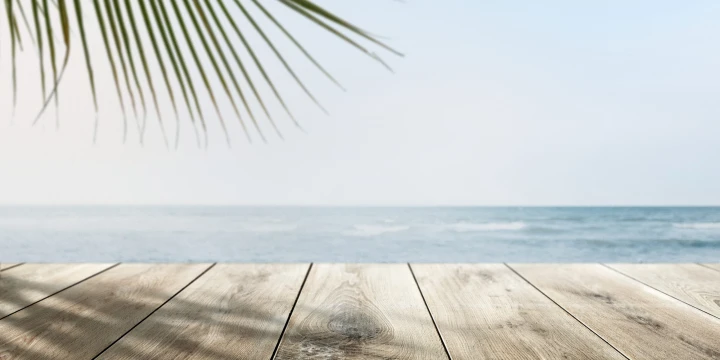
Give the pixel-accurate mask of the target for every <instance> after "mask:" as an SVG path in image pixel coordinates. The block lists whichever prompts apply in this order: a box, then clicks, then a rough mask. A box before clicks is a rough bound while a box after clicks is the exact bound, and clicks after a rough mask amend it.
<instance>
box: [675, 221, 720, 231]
mask: <svg viewBox="0 0 720 360" xmlns="http://www.w3.org/2000/svg"><path fill="white" fill-rule="evenodd" d="M673 227H674V228H676V229H692V230H720V222H697V223H675V224H673Z"/></svg>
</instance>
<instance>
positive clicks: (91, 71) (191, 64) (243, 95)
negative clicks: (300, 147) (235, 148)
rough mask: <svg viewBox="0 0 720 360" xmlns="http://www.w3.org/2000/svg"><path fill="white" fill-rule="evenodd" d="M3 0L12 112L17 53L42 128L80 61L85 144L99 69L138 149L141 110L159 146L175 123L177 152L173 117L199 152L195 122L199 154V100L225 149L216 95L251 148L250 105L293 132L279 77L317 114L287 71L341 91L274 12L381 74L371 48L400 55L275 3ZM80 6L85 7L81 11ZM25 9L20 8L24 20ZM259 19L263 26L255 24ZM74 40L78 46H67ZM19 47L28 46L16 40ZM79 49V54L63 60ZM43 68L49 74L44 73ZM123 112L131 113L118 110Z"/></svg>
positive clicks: (324, 16) (292, 1) (255, 122)
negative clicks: (302, 68) (29, 74)
mask: <svg viewBox="0 0 720 360" xmlns="http://www.w3.org/2000/svg"><path fill="white" fill-rule="evenodd" d="M4 1H5V4H4V5H5V6H4V9H3V10H4V11H5V12H6V14H5V16H3V17H0V19H2V21H4V22H6V24H0V26H2V27H5V29H7V30H8V31H7V32H6V34H7V35H5V33H3V35H1V36H2V37H6V39H0V44H9V50H10V51H9V52H10V58H11V67H10V68H9V71H10V72H11V76H12V82H11V84H10V86H11V91H12V94H13V114H14V112H15V110H14V109H15V106H16V104H17V103H18V102H17V98H18V97H19V96H22V95H23V94H18V82H19V79H18V78H17V76H18V67H20V66H28V64H27V63H26V62H23V61H18V59H20V57H21V56H22V53H24V52H26V51H27V50H28V49H31V51H33V52H34V53H35V55H36V56H37V62H36V64H37V65H36V66H37V71H38V73H39V75H40V87H39V93H40V94H39V95H40V98H41V99H42V104H43V106H42V107H41V109H40V112H39V114H38V116H37V117H36V119H35V122H39V121H40V120H41V118H42V115H43V114H44V113H45V110H46V109H47V107H48V105H49V104H50V103H53V104H54V107H55V115H56V123H59V111H60V110H59V109H60V107H59V104H60V102H61V101H70V99H71V97H70V96H63V97H62V99H61V97H60V89H61V88H62V85H61V84H62V82H63V81H75V80H67V79H65V80H63V78H64V75H65V70H66V69H67V67H68V64H69V62H70V61H71V59H82V61H83V62H84V67H83V68H84V69H85V72H86V76H87V83H88V85H89V86H90V90H91V95H92V106H93V110H94V113H95V131H94V134H95V135H94V139H95V138H96V137H97V129H98V126H99V125H98V124H99V119H100V116H99V114H100V113H101V111H102V109H101V108H100V104H101V102H100V100H99V98H100V97H101V96H102V94H103V91H102V90H104V89H105V87H100V86H98V84H97V72H98V71H100V70H99V68H97V67H96V66H97V64H100V63H104V64H102V65H106V66H107V67H105V66H104V67H103V70H102V71H110V74H111V75H112V79H113V85H114V92H115V95H114V96H115V97H116V98H117V100H118V103H119V105H120V108H121V112H122V118H123V129H124V130H123V139H126V138H127V133H128V122H129V120H130V118H131V117H132V118H134V120H135V122H136V123H137V129H138V133H139V139H140V142H141V143H143V141H144V135H145V132H146V123H147V117H148V112H149V111H152V110H151V109H149V107H153V109H154V113H155V116H156V117H157V119H158V122H159V125H160V130H161V132H162V136H163V139H164V141H165V144H166V145H168V144H169V142H168V139H167V136H166V133H165V122H164V119H165V118H166V117H167V114H166V112H167V111H171V115H172V117H174V118H175V122H176V126H175V131H176V133H175V146H176V147H177V146H178V144H179V137H180V124H181V119H182V118H188V117H189V120H190V122H191V123H192V126H193V129H194V132H195V138H196V142H197V143H198V145H200V144H201V141H200V131H199V130H198V124H199V126H200V129H201V131H202V133H203V136H204V145H205V146H207V145H208V130H207V122H208V117H207V115H206V114H205V109H203V103H202V101H201V99H202V98H209V99H210V104H211V106H212V108H213V111H214V114H215V116H214V118H216V119H217V121H218V122H219V125H220V127H221V128H222V131H223V133H224V134H225V137H226V140H227V142H228V144H229V143H230V138H231V135H230V130H229V128H228V127H227V124H226V121H225V115H224V114H223V111H221V107H220V101H219V100H220V99H219V98H218V95H220V96H222V97H223V98H224V99H225V100H227V101H228V102H229V104H230V105H231V107H232V110H233V113H234V117H236V118H237V120H238V121H239V124H240V125H241V128H242V131H243V133H244V134H245V137H246V138H247V140H248V141H251V139H252V135H251V129H250V128H249V127H248V126H247V125H246V123H245V116H248V118H249V120H250V121H251V122H252V128H253V129H254V132H256V133H257V135H258V136H260V138H261V139H262V140H263V141H266V138H265V135H264V134H263V131H262V127H261V126H260V122H259V119H258V118H257V116H256V114H255V111H254V110H253V108H254V107H256V106H259V107H260V109H262V113H263V114H264V115H265V117H266V119H267V121H268V122H269V124H270V125H271V126H272V128H273V129H274V131H275V132H276V133H277V134H278V136H280V137H282V135H281V131H280V126H279V125H280V124H278V123H276V122H275V119H274V118H273V116H272V115H271V112H270V110H269V109H270V103H268V101H270V102H274V103H275V104H278V105H279V106H280V107H282V109H283V111H284V112H285V114H286V115H287V116H288V117H289V118H290V120H291V121H292V123H293V124H295V126H297V127H300V124H299V122H298V121H297V120H296V118H295V116H294V115H293V112H292V111H291V110H290V108H289V106H288V104H287V102H286V100H285V98H284V95H282V94H281V92H283V93H284V92H286V91H289V89H281V88H280V87H279V86H278V85H277V84H278V82H277V79H278V77H279V76H284V75H285V76H289V77H290V78H292V79H293V80H292V81H293V82H294V83H295V84H297V86H298V87H299V90H301V91H302V92H303V93H304V94H305V96H307V97H308V99H309V100H310V101H311V102H313V103H314V104H316V105H317V106H318V107H319V108H320V109H321V110H322V111H324V112H326V111H325V109H324V108H323V107H322V105H321V104H320V101H319V99H317V98H316V97H315V96H314V95H313V93H312V91H311V89H310V87H309V86H308V85H307V84H306V83H305V82H304V81H303V80H302V78H304V77H307V76H310V75H311V74H306V73H302V74H301V73H300V72H298V71H297V70H296V68H295V66H293V63H294V62H299V61H309V62H310V63H312V64H313V66H314V67H315V69H316V70H317V71H319V73H321V74H322V75H323V76H324V77H326V78H328V79H329V80H330V81H332V82H333V83H334V84H336V85H337V86H339V87H340V88H341V89H343V90H344V88H343V87H342V86H341V85H340V83H339V82H338V81H337V80H336V79H335V77H333V76H332V75H330V73H329V72H328V71H327V70H326V69H325V68H324V67H323V66H322V65H320V62H319V61H318V60H316V59H315V57H313V56H312V55H311V53H310V51H308V50H307V49H306V48H305V47H304V46H303V45H301V42H300V40H299V38H300V37H301V34H296V33H295V32H294V31H293V30H292V29H290V28H288V27H287V26H285V25H284V24H283V21H281V20H280V19H281V17H280V16H279V15H278V14H279V13H277V14H276V12H277V11H278V10H281V9H289V10H291V11H290V12H286V13H285V15H287V16H292V15H293V14H294V15H295V16H297V17H300V18H304V19H307V20H309V21H311V22H312V23H314V24H316V25H317V26H319V27H320V28H322V29H324V30H325V32H326V33H327V34H329V35H330V36H332V37H336V38H338V39H341V40H342V42H344V43H345V44H346V45H349V46H352V47H354V48H356V49H358V50H360V51H362V52H363V53H365V54H366V55H368V56H370V57H372V58H373V59H375V60H377V61H379V62H380V63H381V64H383V65H384V66H385V67H387V68H388V69H389V68H390V67H389V66H388V65H387V63H386V62H385V61H384V60H383V59H382V58H381V57H380V56H379V55H377V54H376V53H375V52H374V51H375V50H373V48H377V49H380V50H383V51H387V52H388V53H390V54H393V55H400V56H401V55H402V54H400V53H399V52H397V51H396V50H394V49H393V48H392V47H390V46H389V45H387V44H385V43H384V42H383V41H380V40H379V39H378V38H377V37H375V36H374V35H372V34H371V33H369V32H368V31H365V30H363V29H362V28H360V27H359V26H356V25H355V24H352V23H350V22H348V21H346V20H345V19H344V18H343V17H341V16H340V15H338V14H335V13H333V12H332V11H330V10H328V9H326V8H325V7H322V6H320V5H319V4H317V3H315V2H314V1H311V0H275V2H266V3H261V2H260V1H259V0H133V1H131V0H91V2H87V0H4ZM85 4H87V5H89V6H87V7H85V8H83V5H85ZM360 5H361V4H360V3H358V6H360ZM25 9H29V13H28V12H26V10H25ZM28 14H30V16H28ZM71 14H74V16H73V17H74V20H73V21H71V20H70V18H71ZM258 16H259V17H261V18H262V19H260V18H258ZM259 20H264V21H265V22H266V23H268V24H270V25H264V24H265V23H263V22H261V21H259ZM21 22H22V24H20V23H21ZM23 24H24V26H22V25H23ZM266 26H270V27H274V28H275V30H279V33H282V34H283V35H281V36H279V37H277V38H274V37H273V36H270V33H269V32H268V31H267V29H265V27H266ZM248 29H249V30H248ZM90 34H99V39H100V42H99V43H94V42H93V41H95V40H94V38H93V37H92V36H89V35H90ZM76 37H77V38H78V40H79V42H78V44H80V45H82V46H80V45H78V46H71V45H72V44H73V42H74V40H73V39H74V38H76ZM250 38H258V39H259V40H260V41H259V42H255V41H254V40H251V39H250ZM27 39H29V40H30V41H29V42H28V41H25V40H27ZM283 41H285V42H287V43H289V44H292V46H293V47H294V48H295V49H297V50H299V53H301V54H302V55H301V56H300V57H293V56H289V55H288V54H286V53H285V52H284V51H283V50H282V49H284V47H283V46H281V44H280V43H281V42H283ZM342 42H340V43H338V44H339V46H342ZM261 47H262V48H264V49H260V48H261ZM80 49H82V55H81V56H76V57H72V56H71V54H72V53H75V52H78V51H80ZM63 51H64V54H63ZM264 54H270V55H268V56H269V57H271V58H274V59H275V60H276V61H279V63H280V64H281V65H282V68H283V70H284V74H283V71H280V72H275V71H270V70H271V67H268V66H267V64H266V62H267V61H268V60H271V59H270V58H266V57H265V55H264ZM48 63H49V64H48ZM30 65H31V66H32V64H30ZM48 67H49V68H50V70H49V71H50V73H47V72H46V69H47V68H48ZM251 67H252V68H254V70H253V69H250V68H251ZM105 69H107V70H105ZM155 69H159V70H160V71H159V72H158V71H154V70H155ZM310 70H313V69H310ZM198 81H200V83H197V82H198ZM48 84H50V87H48ZM262 84H264V86H266V88H267V89H269V95H270V96H269V98H266V96H264V95H263V94H262V92H263V91H261V90H260V85H262ZM163 96H164V97H166V98H169V100H170V104H171V108H172V110H170V109H163V108H162V106H161V104H162V102H161V101H160V99H159V98H160V97H163ZM285 96H287V95H285ZM73 101H75V100H73ZM76 104H81V102H76ZM88 104H89V103H88ZM128 105H129V107H130V109H131V114H129V113H128V112H127V107H128ZM35 122H34V123H35ZM124 141H125V140H124Z"/></svg>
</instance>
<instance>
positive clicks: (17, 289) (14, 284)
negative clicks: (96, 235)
mask: <svg viewBox="0 0 720 360" xmlns="http://www.w3.org/2000/svg"><path fill="white" fill-rule="evenodd" d="M110 266H112V264H25V265H23V266H19V267H16V268H13V269H9V270H7V271H4V272H3V274H2V276H0V294H2V295H0V319H2V318H3V317H5V316H7V315H9V314H12V313H14V312H16V311H18V310H20V309H22V308H24V307H26V306H28V305H31V304H33V303H35V302H37V301H40V300H42V299H44V298H46V297H48V296H50V295H52V294H54V293H56V292H58V291H61V290H63V289H65V288H67V287H68V286H71V285H74V284H76V283H78V282H80V281H83V280H85V279H87V278H88V277H90V276H93V275H95V274H97V273H99V272H101V271H103V270H105V269H107V268H109V267H110Z"/></svg>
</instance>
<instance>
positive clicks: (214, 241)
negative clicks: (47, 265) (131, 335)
mask: <svg viewBox="0 0 720 360" xmlns="http://www.w3.org/2000/svg"><path fill="white" fill-rule="evenodd" d="M0 261H2V262H18V261H26V262H116V261H122V262H215V261H219V262H310V261H314V262H720V207H410V208H401V207H397V208H394V207H379V208H373V207H358V208H355V207H338V208H335V207H179V206H178V207H130V206H101V207H91V206H85V207H83V206H79V207H0Z"/></svg>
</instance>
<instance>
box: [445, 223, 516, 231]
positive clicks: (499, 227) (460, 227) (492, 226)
mask: <svg viewBox="0 0 720 360" xmlns="http://www.w3.org/2000/svg"><path fill="white" fill-rule="evenodd" d="M526 227H527V224H525V223H524V222H522V221H513V222H492V223H457V224H452V225H449V226H448V228H449V229H451V230H453V231H456V232H473V231H514V230H523V229H525V228H526Z"/></svg>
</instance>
